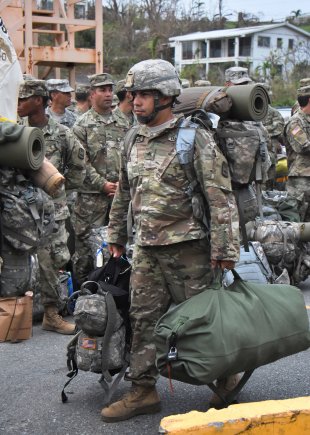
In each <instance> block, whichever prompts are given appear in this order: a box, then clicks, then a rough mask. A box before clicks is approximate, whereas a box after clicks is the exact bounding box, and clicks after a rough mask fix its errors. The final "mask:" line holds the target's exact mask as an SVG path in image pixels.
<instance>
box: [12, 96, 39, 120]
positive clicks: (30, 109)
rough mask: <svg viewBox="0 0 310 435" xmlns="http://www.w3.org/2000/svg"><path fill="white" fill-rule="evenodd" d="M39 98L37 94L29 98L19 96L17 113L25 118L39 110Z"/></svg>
mask: <svg viewBox="0 0 310 435" xmlns="http://www.w3.org/2000/svg"><path fill="white" fill-rule="evenodd" d="M37 100H38V99H37V98H36V97H35V96H31V97H28V98H19V99H18V106H17V113H18V116H20V117H21V118H23V117H24V116H31V115H32V114H33V113H36V111H37Z"/></svg>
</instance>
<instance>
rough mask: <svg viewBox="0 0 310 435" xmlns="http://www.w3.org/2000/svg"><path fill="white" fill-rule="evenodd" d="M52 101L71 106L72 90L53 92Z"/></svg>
mask: <svg viewBox="0 0 310 435" xmlns="http://www.w3.org/2000/svg"><path fill="white" fill-rule="evenodd" d="M52 102H53V103H55V104H58V105H60V106H62V107H64V108H66V107H69V106H70V105H71V92H60V91H57V92H53V93H52Z"/></svg>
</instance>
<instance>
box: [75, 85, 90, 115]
mask: <svg viewBox="0 0 310 435" xmlns="http://www.w3.org/2000/svg"><path fill="white" fill-rule="evenodd" d="M75 99H76V106H75V110H74V112H75V114H76V117H77V118H78V117H79V116H81V115H83V113H85V112H87V110H89V109H90V108H91V99H90V85H89V84H83V83H77V84H76V87H75Z"/></svg>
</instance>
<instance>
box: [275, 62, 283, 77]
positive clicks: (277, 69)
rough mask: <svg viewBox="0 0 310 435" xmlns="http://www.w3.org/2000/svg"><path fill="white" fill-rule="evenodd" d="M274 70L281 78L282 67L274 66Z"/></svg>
mask: <svg viewBox="0 0 310 435" xmlns="http://www.w3.org/2000/svg"><path fill="white" fill-rule="evenodd" d="M275 69H276V72H277V75H278V76H282V73H283V65H275Z"/></svg>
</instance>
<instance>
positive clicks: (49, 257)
mask: <svg viewBox="0 0 310 435" xmlns="http://www.w3.org/2000/svg"><path fill="white" fill-rule="evenodd" d="M67 239H68V233H67V231H66V226H65V220H60V221H56V222H55V228H54V230H53V233H52V235H51V240H50V241H49V242H48V243H47V244H46V245H45V246H43V247H40V248H39V249H38V252H37V254H38V261H39V270H40V292H41V301H42V305H43V306H47V305H57V306H58V307H59V308H60V307H61V305H62V302H61V293H62V292H61V284H60V281H59V270H60V269H62V268H64V267H65V266H66V264H67V263H68V261H69V260H70V253H69V250H68V246H67Z"/></svg>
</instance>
